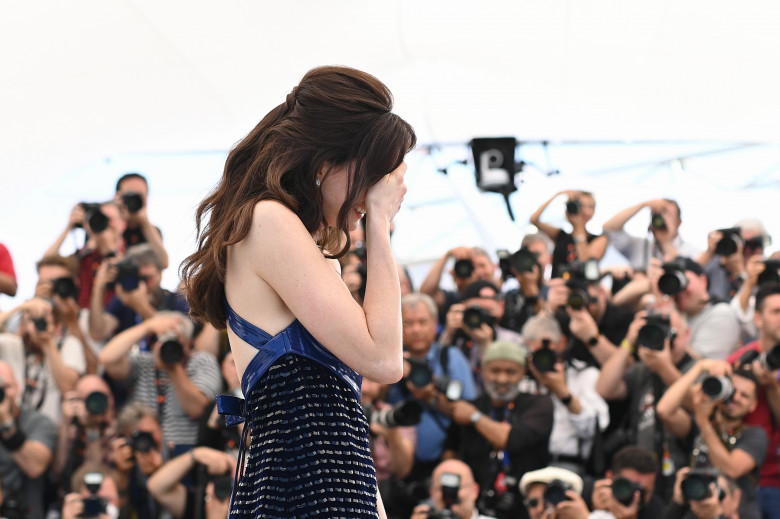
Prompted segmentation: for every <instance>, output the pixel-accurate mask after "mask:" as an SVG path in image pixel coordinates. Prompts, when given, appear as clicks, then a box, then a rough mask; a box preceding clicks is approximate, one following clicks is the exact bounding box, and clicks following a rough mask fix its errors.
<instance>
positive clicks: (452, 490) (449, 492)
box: [428, 472, 460, 519]
mask: <svg viewBox="0 0 780 519" xmlns="http://www.w3.org/2000/svg"><path fill="white" fill-rule="evenodd" d="M439 485H440V486H441V500H442V502H443V503H444V509H443V510H431V511H430V512H428V519H449V518H455V517H458V516H457V514H455V512H453V511H452V506H453V505H456V504H458V503H460V499H459V498H458V492H460V476H459V475H458V474H453V473H452V472H444V473H443V474H442V475H441V476H439Z"/></svg>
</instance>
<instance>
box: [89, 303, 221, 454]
mask: <svg viewBox="0 0 780 519" xmlns="http://www.w3.org/2000/svg"><path fill="white" fill-rule="evenodd" d="M192 332H193V324H192V321H191V320H190V319H189V318H188V317H187V316H185V315H183V314H180V313H178V312H158V313H157V315H155V316H154V317H152V318H151V319H147V320H146V321H143V322H141V323H140V324H137V325H135V326H133V327H131V328H128V329H127V330H125V331H123V332H122V333H120V334H118V335H117V336H116V337H114V338H113V339H112V340H111V341H109V342H108V344H106V346H105V348H104V349H103V351H102V352H101V353H100V360H101V362H102V363H103V364H104V365H105V367H106V373H107V374H108V375H110V376H111V377H113V378H114V379H116V380H118V381H124V382H125V383H126V384H127V385H129V386H130V387H131V388H132V390H131V401H140V402H145V403H146V404H148V405H150V406H153V407H154V408H155V409H157V410H158V413H159V415H160V420H161V423H162V428H163V436H164V439H165V442H166V443H167V444H168V446H169V447H170V448H171V449H172V452H173V453H174V455H178V454H180V453H182V452H185V451H187V450H189V449H190V448H191V447H192V445H194V444H195V441H196V439H197V432H198V419H199V418H200V417H201V416H202V415H203V412H204V410H205V409H206V406H207V405H208V404H209V402H210V401H212V400H213V399H214V398H215V396H216V394H217V392H218V391H219V389H220V388H221V384H222V379H221V377H220V370H219V365H218V364H217V360H216V358H214V355H212V354H211V353H206V352H202V351H192V350H191V347H192ZM150 334H154V335H155V336H156V338H157V339H156V341H155V342H154V343H153V345H152V350H151V351H135V352H133V353H130V350H131V349H132V348H133V346H134V345H136V344H138V343H139V342H140V341H141V340H142V339H144V338H145V337H147V336H148V335H150Z"/></svg>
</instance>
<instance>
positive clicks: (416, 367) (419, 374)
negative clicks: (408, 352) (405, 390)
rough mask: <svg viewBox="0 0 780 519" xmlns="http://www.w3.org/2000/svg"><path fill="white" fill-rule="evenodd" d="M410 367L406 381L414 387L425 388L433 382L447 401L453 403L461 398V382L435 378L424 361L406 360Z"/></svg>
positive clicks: (446, 378)
mask: <svg viewBox="0 0 780 519" xmlns="http://www.w3.org/2000/svg"><path fill="white" fill-rule="evenodd" d="M406 361H407V362H409V364H410V366H411V370H410V371H409V376H408V377H406V379H407V380H408V381H409V382H411V383H412V385H414V386H415V387H425V386H427V385H428V384H430V383H431V382H433V384H434V387H435V388H436V390H437V391H438V392H439V393H442V394H443V395H444V396H445V398H447V400H450V401H451V402H454V401H456V400H460V399H461V398H462V397H463V382H461V381H460V380H455V379H450V378H448V377H442V378H436V377H434V376H433V370H431V368H430V366H428V362H427V361H426V360H425V359H412V358H409V359H406Z"/></svg>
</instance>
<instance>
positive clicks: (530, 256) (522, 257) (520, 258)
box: [509, 247, 536, 272]
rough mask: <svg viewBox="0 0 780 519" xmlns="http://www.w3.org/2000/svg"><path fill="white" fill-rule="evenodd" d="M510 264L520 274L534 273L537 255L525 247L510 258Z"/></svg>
mask: <svg viewBox="0 0 780 519" xmlns="http://www.w3.org/2000/svg"><path fill="white" fill-rule="evenodd" d="M509 263H510V265H511V266H512V268H514V269H515V270H516V271H518V272H533V270H534V265H536V254H534V253H533V252H531V251H530V250H528V249H526V248H525V247H523V248H521V249H520V250H519V251H517V252H515V253H514V254H512V255H511V256H510V257H509Z"/></svg>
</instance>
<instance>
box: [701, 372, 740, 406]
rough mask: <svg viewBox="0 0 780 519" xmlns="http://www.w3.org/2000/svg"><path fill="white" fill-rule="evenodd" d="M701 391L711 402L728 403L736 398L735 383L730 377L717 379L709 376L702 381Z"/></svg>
mask: <svg viewBox="0 0 780 519" xmlns="http://www.w3.org/2000/svg"><path fill="white" fill-rule="evenodd" d="M701 390H702V391H703V392H704V394H705V395H707V396H708V397H709V398H710V400H723V401H724V402H728V401H729V400H730V399H731V397H733V396H734V392H735V389H734V383H733V382H731V379H730V378H729V377H716V376H714V375H707V376H706V377H704V379H703V380H702V381H701Z"/></svg>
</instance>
